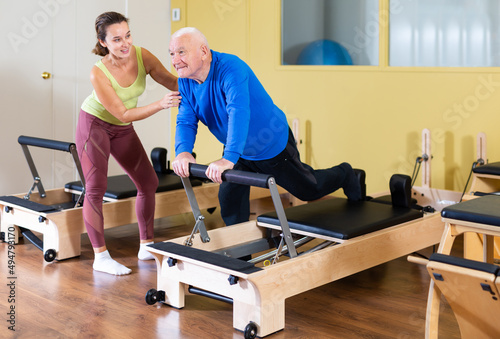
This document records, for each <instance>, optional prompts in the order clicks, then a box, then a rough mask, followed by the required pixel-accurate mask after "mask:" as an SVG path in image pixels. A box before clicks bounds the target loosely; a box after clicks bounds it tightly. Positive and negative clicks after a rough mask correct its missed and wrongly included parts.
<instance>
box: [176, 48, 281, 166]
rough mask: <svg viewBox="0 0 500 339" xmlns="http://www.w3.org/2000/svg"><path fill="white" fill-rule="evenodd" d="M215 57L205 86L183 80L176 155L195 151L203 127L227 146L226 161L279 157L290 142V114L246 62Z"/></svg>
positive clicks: (222, 55)
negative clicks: (288, 141)
mask: <svg viewBox="0 0 500 339" xmlns="http://www.w3.org/2000/svg"><path fill="white" fill-rule="evenodd" d="M211 52H212V61H211V65H210V72H209V74H208V76H207V79H206V80H205V81H204V82H203V83H201V84H198V83H197V82H196V81H194V80H192V79H187V78H180V79H179V92H180V94H181V96H182V101H181V104H180V106H179V111H178V115H177V123H176V125H177V126H176V134H175V153H176V155H177V154H179V153H182V152H192V151H193V147H194V143H195V140H196V133H197V130H198V122H199V121H201V122H202V123H203V124H205V125H206V126H207V127H208V129H209V130H210V131H211V132H212V134H213V135H214V136H215V137H216V138H217V140H219V141H220V142H221V143H222V144H224V146H225V148H224V155H223V158H224V159H227V160H229V161H231V162H232V163H236V162H237V161H238V159H239V158H240V157H241V158H243V159H246V160H266V159H270V158H273V157H275V156H276V155H278V154H279V153H280V152H281V151H283V149H285V146H286V143H287V140H288V123H287V120H286V116H285V114H284V113H283V111H281V110H280V109H279V108H278V107H277V106H276V105H275V104H274V103H273V101H272V99H271V97H270V96H269V95H268V94H267V92H266V90H265V89H264V87H263V86H262V84H261V83H260V81H259V80H258V79H257V77H256V76H255V74H254V73H253V71H252V70H251V69H250V67H249V66H248V65H247V64H246V63H245V62H244V61H243V60H241V59H239V58H238V57H237V56H234V55H231V54H225V53H219V52H215V51H211Z"/></svg>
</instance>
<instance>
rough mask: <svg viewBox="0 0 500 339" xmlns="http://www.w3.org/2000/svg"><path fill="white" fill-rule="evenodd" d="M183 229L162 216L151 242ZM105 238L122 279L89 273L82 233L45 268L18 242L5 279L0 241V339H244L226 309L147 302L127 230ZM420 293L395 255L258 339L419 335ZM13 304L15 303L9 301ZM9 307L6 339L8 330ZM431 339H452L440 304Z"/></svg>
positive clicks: (150, 269) (195, 301) (152, 278)
mask: <svg viewBox="0 0 500 339" xmlns="http://www.w3.org/2000/svg"><path fill="white" fill-rule="evenodd" d="M270 209H272V203H271V201H270V200H269V199H262V201H260V202H257V203H254V204H253V205H252V211H256V213H261V212H264V211H267V210H270ZM205 212H206V211H204V215H205V216H206V224H207V228H214V227H220V226H221V219H220V215H219V214H218V213H217V211H216V212H215V213H214V214H213V215H208V214H207V213H205ZM192 225H193V218H192V215H190V214H186V215H180V216H175V217H171V218H165V219H161V220H159V221H157V224H156V226H155V241H163V240H167V239H170V238H174V237H178V236H183V235H187V234H189V233H190V232H191V228H192ZM106 241H107V245H108V248H109V249H110V252H111V255H112V256H113V258H115V259H118V260H119V261H120V262H121V263H123V264H125V265H126V266H128V267H130V268H131V269H132V270H133V272H132V274H131V275H128V276H121V277H116V276H111V275H108V274H104V273H100V272H94V271H93V270H92V262H93V254H92V249H91V246H90V243H89V241H88V237H87V236H86V235H84V236H82V247H83V248H82V255H81V256H80V257H78V258H74V259H68V260H64V261H60V262H53V263H45V262H44V261H43V258H42V253H41V251H40V250H38V249H37V248H36V247H34V246H33V245H32V244H30V243H29V242H27V241H26V242H24V240H21V243H20V244H18V245H17V246H16V247H15V267H14V269H15V275H14V277H15V279H9V278H8V270H7V266H8V265H7V258H8V252H7V245H6V244H5V243H0V256H1V259H0V263H1V274H0V277H1V281H0V286H1V287H0V291H1V293H0V296H1V299H0V305H1V307H0V310H1V315H0V324H1V325H0V337H1V338H4V337H5V338H34V337H37V338H168V339H175V338H243V334H242V333H241V332H239V331H236V330H234V329H233V327H232V306H231V305H229V304H226V303H223V302H220V301H216V300H212V299H208V298H205V297H200V296H194V295H190V296H187V298H186V307H185V308H184V309H182V310H178V309H174V308H171V307H169V306H166V305H163V304H156V305H153V306H149V305H147V304H146V302H145V300H144V296H145V294H146V292H147V291H148V290H149V289H150V288H156V264H155V262H154V261H147V262H142V261H138V260H137V257H136V254H137V251H138V246H139V245H138V243H139V238H138V232H137V226H136V225H127V226H122V227H118V228H114V229H110V230H107V231H106ZM457 248H458V247H457ZM430 251H431V249H426V250H424V251H422V253H424V254H430ZM332 266H335V263H334V262H332ZM304 274H307V272H304ZM11 281H13V282H14V284H15V289H13V291H14V296H13V295H12V292H11V290H10V286H9V285H8V284H9V283H11ZM11 286H12V285H11ZM428 286H429V276H428V274H427V271H426V270H425V267H423V266H419V265H416V264H412V263H409V262H407V260H406V258H399V259H397V260H393V261H391V262H389V263H387V264H383V265H380V266H377V267H375V268H373V269H370V270H367V271H364V272H361V273H358V274H356V275H353V276H350V277H347V278H344V279H341V280H339V281H336V282H333V283H330V284H327V285H325V286H322V287H319V288H316V289H314V290H311V291H309V292H306V293H303V294H300V295H297V296H295V297H292V298H290V299H287V301H286V326H285V329H284V330H283V331H280V332H278V333H275V334H273V335H270V336H268V337H267V338H269V339H281V338H294V339H295V338H342V339H346V338H398V339H408V338H423V337H424V321H425V320H424V319H425V307H426V298H427V292H428ZM9 295H10V297H9ZM12 297H13V298H15V303H9V298H12ZM11 306H15V330H16V331H15V332H12V331H10V330H9V329H8V326H11V325H10V324H9V322H8V320H9V319H10V316H9V315H8V314H7V312H9V311H10V307H11ZM440 338H460V334H459V330H458V327H457V323H456V320H455V317H454V315H453V313H452V312H451V310H450V308H449V307H448V306H446V307H445V308H444V310H443V312H442V314H441V322H440Z"/></svg>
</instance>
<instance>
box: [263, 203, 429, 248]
mask: <svg viewBox="0 0 500 339" xmlns="http://www.w3.org/2000/svg"><path fill="white" fill-rule="evenodd" d="M285 213H286V217H287V219H288V223H289V225H290V230H291V231H292V233H293V231H294V230H296V231H302V232H307V233H313V234H318V235H323V236H327V237H331V238H336V239H342V240H347V239H351V238H354V237H357V236H360V235H363V234H367V233H370V232H374V231H378V230H381V229H384V228H387V227H390V226H394V225H398V224H401V223H404V222H407V221H411V220H414V219H418V218H421V217H423V213H422V212H421V211H418V210H415V209H411V208H404V207H396V206H392V205H388V204H381V203H377V202H371V201H358V202H352V201H349V200H347V199H340V198H334V199H327V200H320V201H316V202H312V203H309V204H305V205H300V206H295V207H290V208H287V209H285ZM257 221H258V222H259V224H260V223H263V224H269V225H275V226H278V225H279V220H278V218H277V215H276V213H275V212H272V213H266V214H263V215H261V216H259V217H258V218H257Z"/></svg>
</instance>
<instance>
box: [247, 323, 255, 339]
mask: <svg viewBox="0 0 500 339" xmlns="http://www.w3.org/2000/svg"><path fill="white" fill-rule="evenodd" d="M244 335H245V339H254V338H255V337H257V325H256V324H255V323H254V322H253V321H251V322H249V323H248V325H247V326H246V327H245V332H244Z"/></svg>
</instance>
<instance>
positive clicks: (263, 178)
mask: <svg viewBox="0 0 500 339" xmlns="http://www.w3.org/2000/svg"><path fill="white" fill-rule="evenodd" d="M207 168H208V167H207V166H206V165H199V164H189V171H190V173H191V175H193V176H195V177H198V178H204V179H208V177H207V176H206V174H205V172H206V170H207ZM222 180H223V181H226V182H230V183H235V184H240V185H248V186H257V187H262V188H268V189H269V191H270V193H271V197H272V200H273V204H274V208H275V210H276V213H277V215H278V219H279V224H280V227H281V232H282V237H281V241H280V245H279V247H278V252H277V255H278V256H279V254H280V253H281V251H282V249H283V243H286V246H287V251H288V253H289V254H290V256H291V257H292V258H293V257H296V256H297V251H296V249H295V244H294V242H293V239H292V234H291V233H290V227H289V226H288V221H287V219H286V216H285V211H284V209H283V204H282V203H281V198H280V195H279V192H278V187H277V185H276V182H275V180H274V178H273V177H272V176H270V175H267V174H261V173H250V172H244V171H238V170H231V171H226V172H224V173H223V174H222ZM187 181H188V180H186V179H185V178H183V180H182V183H183V184H184V188H185V190H186V194H187V196H188V199H189V203H190V204H191V208H192V209H193V215H194V217H195V220H196V224H195V226H194V228H193V232H192V233H191V235H190V237H189V238H188V239H187V240H186V245H188V246H192V245H193V242H192V238H193V236H194V233H196V231H197V230H199V231H200V236H201V239H202V241H203V242H208V241H210V238H209V237H208V235H207V234H206V232H207V231H206V228H205V224H204V223H203V217H202V216H201V213H200V209H199V208H198V203H197V202H196V197H195V195H194V192H193V189H192V187H191V185H189V184H188V183H187Z"/></svg>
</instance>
